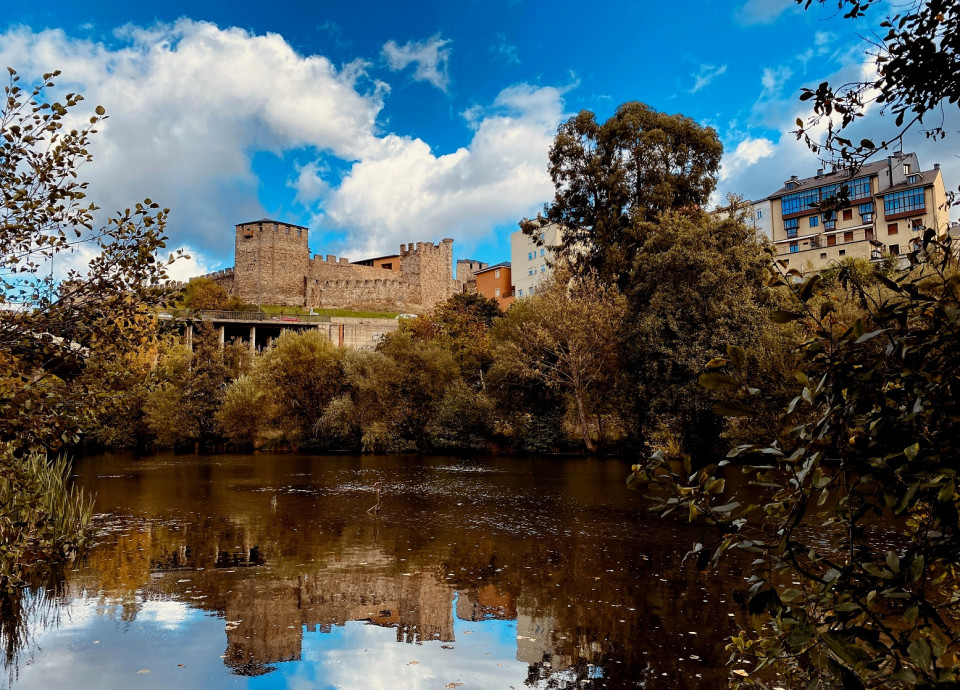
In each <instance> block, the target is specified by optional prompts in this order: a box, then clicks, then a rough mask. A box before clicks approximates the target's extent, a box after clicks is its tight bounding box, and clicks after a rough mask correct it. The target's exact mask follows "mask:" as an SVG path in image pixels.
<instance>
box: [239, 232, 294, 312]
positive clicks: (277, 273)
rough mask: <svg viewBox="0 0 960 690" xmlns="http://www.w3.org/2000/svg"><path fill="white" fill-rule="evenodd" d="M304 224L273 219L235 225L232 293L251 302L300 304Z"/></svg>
mask: <svg viewBox="0 0 960 690" xmlns="http://www.w3.org/2000/svg"><path fill="white" fill-rule="evenodd" d="M307 233H308V231H307V228H302V227H299V226H296V225H290V224H288V223H277V222H274V221H266V220H264V221H257V222H254V223H242V224H240V225H238V226H237V234H236V254H235V259H234V261H235V264H234V267H233V275H234V283H233V291H232V294H235V295H237V296H238V297H239V298H240V299H242V300H243V301H244V302H250V303H252V304H283V305H288V306H304V284H305V280H306V276H307V272H308V269H309V263H310V248H309V246H308V244H307V240H308V236H307Z"/></svg>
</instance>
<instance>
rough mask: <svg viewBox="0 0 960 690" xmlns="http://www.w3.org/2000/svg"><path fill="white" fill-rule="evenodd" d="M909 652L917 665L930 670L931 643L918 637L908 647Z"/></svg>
mask: <svg viewBox="0 0 960 690" xmlns="http://www.w3.org/2000/svg"><path fill="white" fill-rule="evenodd" d="M907 653H908V654H909V655H910V658H911V659H912V660H913V663H915V664H916V665H917V666H919V667H920V668H921V669H922V670H924V671H929V670H930V643H929V642H927V641H926V640H925V639H923V638H918V639H916V640H914V641H913V642H911V643H910V646H909V647H907Z"/></svg>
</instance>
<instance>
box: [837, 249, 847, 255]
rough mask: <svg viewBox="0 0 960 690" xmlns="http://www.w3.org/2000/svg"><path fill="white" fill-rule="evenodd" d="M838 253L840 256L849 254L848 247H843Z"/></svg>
mask: <svg viewBox="0 0 960 690" xmlns="http://www.w3.org/2000/svg"><path fill="white" fill-rule="evenodd" d="M838 253H839V254H840V256H846V255H847V250H846V249H841V250H840V251H839V252H838Z"/></svg>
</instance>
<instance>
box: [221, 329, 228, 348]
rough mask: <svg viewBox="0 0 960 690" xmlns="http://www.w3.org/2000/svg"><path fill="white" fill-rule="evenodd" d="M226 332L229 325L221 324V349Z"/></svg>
mask: <svg viewBox="0 0 960 690" xmlns="http://www.w3.org/2000/svg"><path fill="white" fill-rule="evenodd" d="M226 332H227V327H226V326H220V349H221V350H222V349H223V341H224V337H225V335H226Z"/></svg>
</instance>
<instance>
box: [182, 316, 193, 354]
mask: <svg viewBox="0 0 960 690" xmlns="http://www.w3.org/2000/svg"><path fill="white" fill-rule="evenodd" d="M183 344H184V345H185V346H186V347H187V351H188V352H193V324H192V323H188V324H187V329H186V330H185V331H184V333H183Z"/></svg>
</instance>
